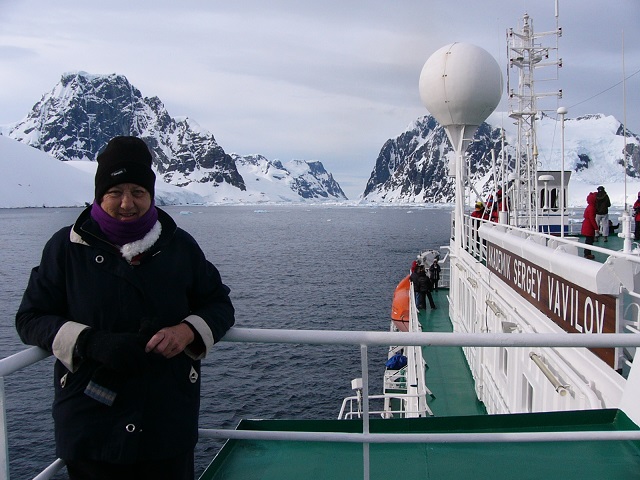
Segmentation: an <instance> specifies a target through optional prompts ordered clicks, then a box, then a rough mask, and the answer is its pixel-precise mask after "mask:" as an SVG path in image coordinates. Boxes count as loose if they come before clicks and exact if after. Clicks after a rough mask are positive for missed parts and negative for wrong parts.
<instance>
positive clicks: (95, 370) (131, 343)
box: [16, 137, 234, 480]
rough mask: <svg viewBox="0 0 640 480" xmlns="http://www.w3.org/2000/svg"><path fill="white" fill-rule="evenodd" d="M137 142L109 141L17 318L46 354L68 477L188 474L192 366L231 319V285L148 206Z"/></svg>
mask: <svg viewBox="0 0 640 480" xmlns="http://www.w3.org/2000/svg"><path fill="white" fill-rule="evenodd" d="M151 161H152V158H151V154H150V152H149V149H148V148H147V146H146V144H145V143H144V142H143V141H142V140H140V139H138V138H135V137H115V138H113V139H112V140H111V141H110V142H109V143H108V145H107V147H106V148H105V149H104V151H103V152H102V153H100V155H98V168H97V171H96V178H95V184H96V192H95V193H96V195H95V201H94V203H93V205H92V206H90V207H88V208H87V209H86V210H85V211H84V212H82V214H81V215H80V216H79V217H78V219H77V220H76V222H75V224H74V225H73V226H71V227H66V228H63V229H61V230H60V231H58V232H57V233H56V234H54V235H53V237H52V238H51V239H50V240H49V241H48V242H47V244H46V246H45V248H44V251H43V254H42V260H41V262H40V265H39V266H38V267H35V268H34V269H33V270H32V272H31V277H30V279H29V284H28V286H27V289H26V291H25V293H24V297H23V300H22V303H21V305H20V307H19V309H18V313H17V314H16V327H17V330H18V333H19V335H20V338H21V339H22V340H23V341H24V342H25V343H27V344H31V345H37V346H39V347H41V348H44V349H45V350H48V351H50V352H52V353H53V355H54V356H55V357H56V359H57V361H56V362H55V367H54V377H55V398H54V403H53V417H54V421H55V439H56V453H57V455H58V456H59V457H60V458H62V459H63V460H65V462H66V463H67V469H68V471H69V476H70V478H71V479H89V478H90V479H102V478H119V479H124V478H166V479H172V480H173V479H183V478H184V479H186V478H189V479H192V478H193V470H194V468H193V450H194V446H195V444H196V442H197V434H198V430H197V429H198V413H199V404H200V359H202V358H204V357H205V355H206V354H207V353H208V352H209V350H210V349H211V347H212V346H213V345H214V343H216V342H217V341H219V340H220V339H221V338H222V337H223V336H224V334H225V333H226V332H227V330H228V329H229V328H230V327H231V326H232V325H233V324H234V309H233V306H232V304H231V300H230V299H229V295H228V294H229V288H228V287H226V286H225V285H224V284H223V283H222V280H221V278H220V274H219V273H218V270H217V269H216V268H215V267H214V266H213V265H212V264H211V263H210V262H209V261H207V259H206V258H205V256H204V253H203V252H202V250H201V249H200V247H199V246H198V244H197V243H196V241H195V240H194V239H193V238H192V237H191V236H190V235H189V234H188V233H187V232H185V231H184V230H182V229H180V228H178V227H177V226H176V224H175V222H174V221H173V220H172V219H171V217H170V216H169V215H167V214H166V213H165V212H163V211H162V210H160V209H158V208H156V207H155V205H154V202H153V198H154V183H155V174H154V173H153V170H152V169H151Z"/></svg>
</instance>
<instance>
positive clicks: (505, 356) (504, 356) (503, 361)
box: [498, 347, 509, 377]
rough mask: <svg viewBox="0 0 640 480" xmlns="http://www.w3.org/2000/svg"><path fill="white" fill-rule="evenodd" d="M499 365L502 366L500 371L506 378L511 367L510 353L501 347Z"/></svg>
mask: <svg viewBox="0 0 640 480" xmlns="http://www.w3.org/2000/svg"><path fill="white" fill-rule="evenodd" d="M498 363H499V365H500V371H501V372H502V373H503V374H504V376H505V377H506V376H507V372H508V365H509V352H508V351H507V349H506V348H505V347H500V352H499V354H498Z"/></svg>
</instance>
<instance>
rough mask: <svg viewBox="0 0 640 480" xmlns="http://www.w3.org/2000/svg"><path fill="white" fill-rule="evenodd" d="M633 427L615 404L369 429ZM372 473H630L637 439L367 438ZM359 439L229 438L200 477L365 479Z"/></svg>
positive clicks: (376, 422)
mask: <svg viewBox="0 0 640 480" xmlns="http://www.w3.org/2000/svg"><path fill="white" fill-rule="evenodd" d="M238 428H239V429H250V430H279V431H283V430H284V431H292V430H295V431H323V432H325V431H333V432H358V431H361V428H362V424H361V422H360V421H356V420H349V421H347V420H330V421H316V420H307V421H297V422H296V421H287V420H283V421H278V420H271V421H269V420H265V421H246V420H243V421H242V422H241V423H240V425H239V427H238ZM587 429H595V430H607V431H609V430H624V429H636V427H635V426H634V425H633V423H632V422H630V421H629V419H628V418H627V417H626V416H625V415H624V414H623V413H621V412H618V411H617V410H589V411H583V412H564V413H546V414H518V415H479V416H467V417H429V418H421V419H410V420H406V419H396V420H394V419H391V420H382V419H372V420H371V431H372V433H392V432H403V433H423V432H431V433H438V432H468V431H480V432H487V431H490V432H513V431H525V432H529V431H533V432H540V431H559V430H568V431H582V430H587ZM370 458H371V461H370V471H371V478H372V479H380V480H387V479H389V478H401V479H497V480H500V479H514V478H517V479H541V478H544V479H555V478H557V479H560V478H562V479H563V480H566V479H581V480H584V479H625V480H628V479H633V478H640V445H639V444H638V442H622V441H615V442H604V441H602V442H598V441H590V442H562V443H545V442H542V443H534V442H530V443H484V444H478V443H471V444H462V443H454V444H444V443H438V444H404V445H401V444H372V445H371V446H370ZM362 463H363V461H362V446H361V445H360V444H354V443H321V442H275V441H272V442H269V441H246V440H242V441H234V440H231V441H229V442H227V444H226V445H225V447H224V448H223V450H222V451H221V452H220V454H219V455H218V456H217V457H216V458H215V459H214V461H213V462H212V464H211V465H210V467H209V468H208V470H207V472H205V474H204V475H203V477H201V478H202V479H209V480H213V479H217V480H222V479H226V480H233V479H243V480H253V479H255V480H258V479H260V480H283V479H300V478H308V479H314V480H316V479H327V480H341V479H344V480H353V479H358V478H362V475H363V465H362Z"/></svg>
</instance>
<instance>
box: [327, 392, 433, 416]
mask: <svg viewBox="0 0 640 480" xmlns="http://www.w3.org/2000/svg"><path fill="white" fill-rule="evenodd" d="M419 396H420V395H418V394H408V393H395V394H386V395H369V404H371V400H399V401H401V402H402V401H406V400H407V399H410V398H417V397H419ZM361 403H362V397H361V396H359V395H352V396H350V397H347V398H345V399H343V400H342V406H341V407H340V414H339V415H338V419H339V420H348V419H351V418H362V408H361V406H360V405H361ZM354 405H355V408H354ZM395 413H397V414H398V415H400V416H401V417H402V418H404V417H405V416H406V415H407V414H413V415H414V416H416V417H417V416H420V415H424V413H425V412H424V411H422V412H421V411H417V410H416V411H409V410H407V409H406V408H401V409H398V410H392V409H387V408H384V407H383V408H382V409H380V410H371V409H370V410H369V415H380V416H381V417H382V418H393V414H395Z"/></svg>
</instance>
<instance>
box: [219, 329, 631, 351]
mask: <svg viewBox="0 0 640 480" xmlns="http://www.w3.org/2000/svg"><path fill="white" fill-rule="evenodd" d="M222 341H223V342H233V343H240V342H242V343H252V342H254V343H287V344H290V343H291V344H294V343H304V344H308V345H322V344H331V345H366V346H369V347H370V346H385V345H386V346H389V345H415V346H418V345H420V346H423V347H435V346H441V347H456V346H458V347H590V348H595V347H638V346H640V336H637V335H632V334H628V333H457V332H418V333H409V332H364V331H357V330H347V331H345V330H287V329H262V328H242V327H232V328H231V329H230V330H229V331H228V332H227V334H226V335H225V336H224V338H223V339H222Z"/></svg>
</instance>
